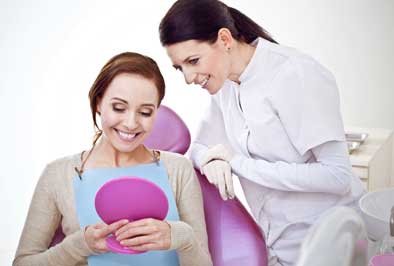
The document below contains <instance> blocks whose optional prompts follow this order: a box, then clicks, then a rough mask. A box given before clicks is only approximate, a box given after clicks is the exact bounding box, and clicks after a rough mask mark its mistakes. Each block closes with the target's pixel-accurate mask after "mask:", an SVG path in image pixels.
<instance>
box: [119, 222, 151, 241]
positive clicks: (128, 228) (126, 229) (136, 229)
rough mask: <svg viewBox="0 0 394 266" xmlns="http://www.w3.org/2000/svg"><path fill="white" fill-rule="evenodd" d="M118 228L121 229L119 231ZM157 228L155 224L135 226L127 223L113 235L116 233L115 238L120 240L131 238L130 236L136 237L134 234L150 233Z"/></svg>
mask: <svg viewBox="0 0 394 266" xmlns="http://www.w3.org/2000/svg"><path fill="white" fill-rule="evenodd" d="M120 230H122V231H120ZM157 230H158V229H157V228H156V227H155V226H151V225H140V226H136V225H133V224H131V223H129V224H127V225H125V226H123V227H122V228H121V229H119V230H118V231H117V232H116V233H115V235H116V240H118V241H121V240H123V239H126V238H132V237H136V236H140V235H147V234H151V233H154V232H157ZM119 231H120V232H119ZM118 232H119V233H118Z"/></svg>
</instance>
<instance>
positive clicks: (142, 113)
mask: <svg viewBox="0 0 394 266" xmlns="http://www.w3.org/2000/svg"><path fill="white" fill-rule="evenodd" d="M140 114H141V115H142V116H146V117H149V116H151V115H152V113H150V112H140Z"/></svg>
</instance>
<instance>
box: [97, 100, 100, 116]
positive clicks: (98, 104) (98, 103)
mask: <svg viewBox="0 0 394 266" xmlns="http://www.w3.org/2000/svg"><path fill="white" fill-rule="evenodd" d="M96 113H97V114H99V115H101V101H100V100H99V101H97V105H96Z"/></svg>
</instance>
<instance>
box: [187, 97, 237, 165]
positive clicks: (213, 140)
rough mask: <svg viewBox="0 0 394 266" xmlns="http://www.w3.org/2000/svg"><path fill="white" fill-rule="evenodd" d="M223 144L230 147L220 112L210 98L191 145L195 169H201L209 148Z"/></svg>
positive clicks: (191, 156) (213, 100) (191, 157)
mask: <svg viewBox="0 0 394 266" xmlns="http://www.w3.org/2000/svg"><path fill="white" fill-rule="evenodd" d="M219 143H220V144H223V145H225V146H227V147H230V145H229V144H228V138H227V135H226V131H225V126H224V121H223V116H222V111H221V110H220V107H219V106H218V104H217V102H216V100H215V99H214V98H213V97H211V102H210V103H209V106H208V109H207V110H206V112H205V114H204V117H203V119H202V120H201V121H200V124H199V128H198V131H197V135H196V138H195V140H194V141H193V143H192V145H191V152H190V159H191V160H192V162H193V164H194V166H195V167H197V168H198V169H200V168H201V166H202V165H201V161H202V158H203V157H204V155H205V153H206V151H207V150H208V148H209V147H210V146H213V145H216V144H219Z"/></svg>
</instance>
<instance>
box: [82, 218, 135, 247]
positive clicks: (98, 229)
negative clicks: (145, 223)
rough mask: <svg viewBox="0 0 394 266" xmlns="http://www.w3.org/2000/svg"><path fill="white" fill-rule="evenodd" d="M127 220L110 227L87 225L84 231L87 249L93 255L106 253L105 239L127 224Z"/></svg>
mask: <svg viewBox="0 0 394 266" xmlns="http://www.w3.org/2000/svg"><path fill="white" fill-rule="evenodd" d="M128 222H129V221H128V220H120V221H117V222H115V223H112V224H110V225H107V224H105V223H98V224H94V225H89V226H87V227H86V229H85V240H86V243H87V244H88V246H89V248H90V249H91V250H92V251H93V252H95V253H105V252H108V248H107V244H106V242H105V239H106V237H107V236H108V235H109V234H113V233H114V232H115V231H116V230H118V229H119V228H121V227H122V226H124V225H125V224H127V223H128Z"/></svg>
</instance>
